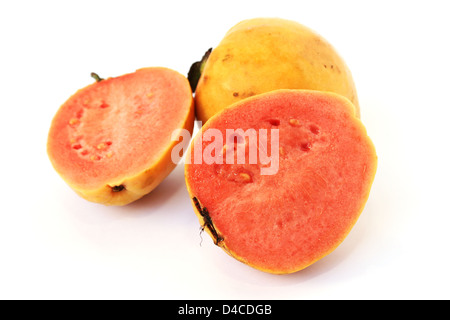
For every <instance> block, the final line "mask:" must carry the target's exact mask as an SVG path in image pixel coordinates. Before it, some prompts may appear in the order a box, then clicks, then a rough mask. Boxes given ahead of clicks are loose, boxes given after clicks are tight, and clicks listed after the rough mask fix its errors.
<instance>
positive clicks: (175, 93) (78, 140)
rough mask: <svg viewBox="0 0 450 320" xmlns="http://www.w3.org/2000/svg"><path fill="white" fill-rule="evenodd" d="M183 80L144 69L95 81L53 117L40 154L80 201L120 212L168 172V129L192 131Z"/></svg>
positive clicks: (169, 73)
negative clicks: (44, 153) (44, 152)
mask: <svg viewBox="0 0 450 320" xmlns="http://www.w3.org/2000/svg"><path fill="white" fill-rule="evenodd" d="M193 110H194V109H193V99H192V92H191V90H190V86H189V83H188V81H187V79H186V78H185V77H184V76H183V75H181V74H179V73H178V72H176V71H173V70H170V69H167V68H157V67H155V68H144V69H139V70H137V71H136V72H134V73H130V74H126V75H123V76H120V77H116V78H108V79H105V80H102V79H100V80H98V82H96V83H94V84H91V85H89V86H87V87H85V88H83V89H81V90H79V91H77V92H76V93H75V94H74V95H73V96H71V97H70V98H69V99H68V100H67V101H66V102H65V103H64V104H63V105H62V106H61V107H60V109H59V110H58V112H57V113H56V115H55V117H54V119H53V121H52V124H51V128H50V131H49V135H48V142H47V152H48V155H49V158H50V160H51V162H52V164H53V166H54V168H55V170H56V171H57V172H58V173H59V174H60V175H61V177H62V178H63V179H64V180H65V181H66V182H67V183H68V184H69V185H70V186H71V187H72V188H73V189H74V190H75V191H76V192H77V193H78V194H80V195H81V196H83V197H84V198H86V199H87V200H90V201H93V202H99V203H104V204H111V205H123V204H127V203H129V202H131V201H134V200H136V199H138V198H140V197H142V196H143V195H145V194H147V193H148V192H150V191H151V190H152V189H154V187H156V186H157V185H158V184H159V183H160V182H161V181H162V180H163V179H164V178H165V177H166V176H167V175H168V174H169V173H170V171H171V170H172V169H173V168H174V167H175V165H176V164H175V163H173V162H172V159H171V154H170V153H171V150H172V148H173V146H174V145H175V144H176V143H178V142H177V141H172V136H171V135H172V132H173V131H174V130H176V129H188V130H189V131H190V132H192V128H193V123H194V111H193Z"/></svg>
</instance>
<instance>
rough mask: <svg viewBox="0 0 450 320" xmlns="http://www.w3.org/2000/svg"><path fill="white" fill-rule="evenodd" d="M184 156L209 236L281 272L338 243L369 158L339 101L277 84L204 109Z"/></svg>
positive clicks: (351, 218) (372, 163)
mask: <svg viewBox="0 0 450 320" xmlns="http://www.w3.org/2000/svg"><path fill="white" fill-rule="evenodd" d="M227 130H228V131H227ZM219 133H220V134H219ZM251 133H253V134H255V133H256V134H257V136H258V137H257V140H255V139H254V137H253V136H252V134H251ZM266 136H267V139H263V138H264V137H266ZM277 136H278V138H277ZM221 137H222V138H221ZM273 137H275V138H277V139H272V138H273ZM255 141H256V142H255ZM219 142H220V143H219ZM220 144H222V145H223V147H222V148H220V147H219V145H220ZM255 150H256V151H255ZM231 151H233V152H231ZM239 151H241V156H242V154H245V162H243V161H242V158H239ZM255 154H256V155H257V158H256V160H255ZM200 156H201V157H202V161H199V159H200ZM268 159H269V160H270V161H268ZM250 160H252V161H250ZM277 161H278V164H277ZM186 162H187V163H186V165H185V178H186V184H187V188H188V191H189V194H190V195H191V198H192V203H193V207H194V210H195V212H196V214H197V216H198V218H199V221H200V224H201V227H202V228H203V229H204V230H206V231H207V232H208V233H209V234H210V235H211V237H212V238H213V241H214V243H215V244H217V245H218V246H219V247H221V248H223V249H224V250H225V251H226V252H227V253H229V254H230V255H231V256H233V257H235V258H236V259H238V260H240V261H242V262H244V263H246V264H248V265H250V266H252V267H254V268H257V269H260V270H263V271H266V272H270V273H277V274H281V273H291V272H295V271H298V270H301V269H303V268H305V267H307V266H309V265H311V264H312V263H314V262H316V261H317V260H319V259H321V258H323V257H324V256H326V255H327V254H329V253H330V252H332V251H333V250H334V249H335V248H336V247H337V246H338V245H339V244H340V243H341V242H342V241H343V240H344V238H345V237H346V236H347V234H348V233H349V232H350V230H351V228H352V227H353V225H354V224H355V223H356V221H357V219H358V217H359V215H360V214H361V212H362V211H363V208H364V206H365V203H366V201H367V199H368V197H369V192H370V189H371V185H372V182H373V180H374V177H375V172H376V167H377V155H376V152H375V148H374V145H373V144H372V142H371V140H370V138H369V137H368V135H367V133H366V129H365V127H364V126H363V124H362V122H361V121H360V120H359V119H358V118H357V117H356V115H355V107H354V105H353V104H352V103H351V102H350V101H349V100H348V99H347V98H344V97H343V96H340V95H337V94H334V93H327V92H319V91H306V90H278V91H273V92H269V93H265V94H261V95H257V96H254V97H251V98H248V99H245V100H242V101H240V102H237V103H236V104H233V105H232V106H230V107H229V108H226V109H224V110H223V111H221V112H220V113H218V114H216V115H215V116H213V117H212V118H211V119H210V120H208V121H207V122H206V123H205V124H204V125H203V127H202V129H201V131H200V132H199V133H198V134H197V135H196V137H195V138H194V140H193V141H192V143H191V146H190V148H189V153H188V154H187V158H186Z"/></svg>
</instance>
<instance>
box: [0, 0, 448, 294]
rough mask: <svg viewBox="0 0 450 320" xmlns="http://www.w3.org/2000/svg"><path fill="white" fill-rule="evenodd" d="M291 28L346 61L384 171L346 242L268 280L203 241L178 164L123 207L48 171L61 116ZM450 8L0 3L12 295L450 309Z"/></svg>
mask: <svg viewBox="0 0 450 320" xmlns="http://www.w3.org/2000/svg"><path fill="white" fill-rule="evenodd" d="M267 16H269V17H281V18H287V19H292V20H296V21H298V22H300V23H302V24H304V25H307V26H309V27H310V28H312V29H314V30H316V31H317V32H318V33H320V34H321V35H322V36H324V37H325V38H326V39H328V41H329V42H331V43H332V44H333V45H334V47H335V48H336V49H337V50H338V52H339V53H340V54H341V56H343V57H344V59H345V60H346V62H347V64H348V65H349V67H350V69H351V70H352V72H353V76H354V79H355V82H356V85H357V89H358V94H359V99H360V104H361V113H362V121H363V122H364V124H365V125H366V127H367V130H368V133H369V135H370V136H371V138H372V139H373V141H374V143H375V146H376V149H377V153H378V157H379V165H378V172H377V175H376V179H375V182H374V185H373V188H372V192H371V195H370V198H369V201H368V202H367V205H366V208H365V210H364V212H363V214H362V215H361V217H360V220H359V221H358V223H357V224H356V225H355V227H354V228H353V230H352V231H351V233H350V235H349V236H348V237H347V239H346V240H345V241H344V242H343V243H342V245H341V246H339V247H338V249H336V250H335V251H334V252H333V253H331V254H330V255H329V256H327V257H325V258H324V259H322V260H320V261H319V262H317V263H316V264H314V265H313V266H311V267H309V268H307V269H305V270H303V271H300V272H298V273H295V274H291V275H283V276H279V275H278V276H277V275H271V274H266V273H263V272H260V271H257V270H254V269H252V268H250V267H248V266H246V265H244V264H242V263H240V262H237V261H235V260H234V259H232V258H230V257H229V256H228V255H227V254H225V253H224V252H223V251H222V250H220V249H219V248H217V247H216V246H214V244H213V243H212V240H211V239H210V238H209V237H208V236H207V235H206V234H203V241H202V239H201V237H200V235H199V223H198V220H197V218H196V216H195V215H194V212H193V209H192V207H191V204H190V200H189V197H188V194H187V191H186V188H185V184H184V177H183V166H182V165H179V166H178V167H177V168H176V169H175V170H174V171H173V173H172V174H171V175H170V176H169V177H168V178H167V179H166V180H165V181H164V182H163V183H162V184H161V185H160V186H159V187H158V188H157V189H156V190H155V191H154V192H152V193H151V194H150V195H148V196H146V197H144V198H143V199H141V200H140V201H137V202H135V203H133V204H131V205H129V206H126V207H105V206H102V205H97V204H93V203H89V202H87V201H85V200H83V199H81V198H79V197H78V196H77V195H76V194H75V193H74V192H73V191H72V190H71V189H69V187H68V186H66V184H65V183H64V182H63V181H62V179H61V178H60V177H59V176H58V175H57V174H56V172H55V171H54V170H53V168H52V167H51V164H50V161H49V160H48V158H47V155H46V139H47V133H48V129H49V126H50V122H51V119H52V117H53V115H54V114H55V112H56V110H57V109H58V107H59V106H60V105H61V104H62V103H63V102H64V101H65V100H66V99H67V98H68V97H69V96H70V95H71V94H72V93H74V92H75V91H76V90H77V89H79V88H81V87H84V86H86V85H88V84H89V83H91V82H92V81H93V79H91V78H90V76H89V75H90V72H92V71H95V72H97V73H98V74H100V76H102V77H109V76H118V75H121V74H124V73H128V72H132V71H134V70H135V69H138V68H141V67H147V66H165V67H169V68H172V69H175V70H177V71H179V72H181V73H183V74H186V73H187V71H188V69H189V67H190V65H191V63H192V62H194V61H196V60H198V59H199V58H201V56H202V55H203V53H204V51H206V50H207V49H208V48H209V47H214V46H216V45H217V44H218V42H219V41H220V40H221V39H222V37H223V35H224V34H225V32H226V31H227V30H228V29H229V28H231V27H232V26H233V25H234V24H235V23H237V22H239V21H240V20H243V19H247V18H253V17H267ZM449 31H450V23H449V22H448V7H447V3H446V1H370V2H369V1H298V0H297V1H281V0H277V1H262V0H259V1H242V0H241V1H169V0H167V1H132V0H128V1H112V0H109V1H80V0H78V1H2V2H1V4H0V35H1V37H0V45H1V49H0V67H1V68H0V81H1V82H0V90H1V91H0V106H1V126H0V130H1V132H0V138H1V150H2V156H1V157H0V161H1V168H2V170H1V181H0V196H1V213H0V298H2V299H449V298H450V293H449V290H448V288H449V286H450V276H449V270H450V257H449V245H450V237H449V234H450V231H449V226H450V210H449V206H448V201H447V200H448V198H449V197H450V192H449V191H450V187H449V183H448V181H449V180H450V174H449V165H448V163H449V160H450V159H449V156H448V152H447V150H448V149H449V148H450V143H449V137H450V134H449V128H450V124H449V116H450V111H449V110H450V102H449V90H450V49H449V47H448V43H449Z"/></svg>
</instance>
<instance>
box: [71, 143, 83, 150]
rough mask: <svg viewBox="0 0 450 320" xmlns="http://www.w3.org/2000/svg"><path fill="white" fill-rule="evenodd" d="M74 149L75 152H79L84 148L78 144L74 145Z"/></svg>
mask: <svg viewBox="0 0 450 320" xmlns="http://www.w3.org/2000/svg"><path fill="white" fill-rule="evenodd" d="M72 148H74V149H75V150H79V149H81V148H82V146H81V144H79V143H77V144H74V145H73V146H72Z"/></svg>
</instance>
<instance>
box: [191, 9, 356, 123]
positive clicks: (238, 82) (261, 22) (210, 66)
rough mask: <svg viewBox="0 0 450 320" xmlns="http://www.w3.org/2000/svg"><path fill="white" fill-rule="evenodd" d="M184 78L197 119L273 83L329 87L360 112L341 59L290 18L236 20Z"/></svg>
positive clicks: (204, 118)
mask: <svg viewBox="0 0 450 320" xmlns="http://www.w3.org/2000/svg"><path fill="white" fill-rule="evenodd" d="M188 78H189V79H190V82H191V86H192V88H193V90H194V91H195V108H196V116H197V118H198V119H199V120H201V121H202V122H203V123H204V122H206V121H207V120H208V119H209V118H210V117H211V116H212V115H214V114H215V113H217V112H219V111H220V110H222V109H223V108H225V107H227V106H229V105H230V104H232V103H234V102H237V101H239V100H241V99H244V98H247V97H250V96H253V95H257V94H260V93H264V92H269V91H272V90H276V89H309V90H319V91H331V92H335V93H338V94H341V95H343V96H345V97H347V98H348V99H350V101H351V102H352V103H353V104H354V105H355V107H356V115H357V116H358V117H359V114H360V112H359V103H358V97H357V92H356V88H355V84H354V81H353V78H352V75H351V72H350V69H349V68H348V67H347V65H346V63H345V61H344V60H343V59H342V58H341V57H340V56H339V54H338V53H337V51H336V50H335V48H334V47H333V46H332V45H331V44H330V43H329V42H328V41H327V40H326V39H324V38H323V37H321V36H320V35H319V34H317V33H315V32H314V31H312V30H311V29H309V28H307V27H305V26H303V25H301V24H299V23H297V22H294V21H290V20H285V19H279V18H255V19H249V20H244V21H241V22H240V23H238V24H236V25H235V26H234V27H232V28H231V29H230V30H229V31H228V32H227V33H226V34H225V37H224V38H223V39H222V41H221V42H220V43H219V45H218V46H217V47H215V48H214V49H212V51H210V50H208V51H207V52H206V54H205V55H204V57H203V59H202V60H201V61H199V62H196V63H194V64H193V65H192V67H191V69H190V71H189V76H188Z"/></svg>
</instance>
